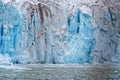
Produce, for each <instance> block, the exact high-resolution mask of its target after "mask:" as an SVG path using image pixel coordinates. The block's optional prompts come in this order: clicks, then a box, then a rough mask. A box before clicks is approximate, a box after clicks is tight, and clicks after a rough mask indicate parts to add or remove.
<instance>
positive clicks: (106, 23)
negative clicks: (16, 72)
mask: <svg viewBox="0 0 120 80" xmlns="http://www.w3.org/2000/svg"><path fill="white" fill-rule="evenodd" d="M0 53H1V56H0V58H1V59H0V61H1V62H3V61H6V62H7V63H8V62H12V63H54V64H55V63H61V64H62V63H63V64H64V63H65V64H66V63H81V64H82V63H119V62H120V1H119V0H114V1H113V0H74V1H71V0H47V1H46V0H1V1H0Z"/></svg>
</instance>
